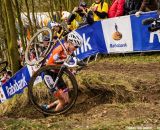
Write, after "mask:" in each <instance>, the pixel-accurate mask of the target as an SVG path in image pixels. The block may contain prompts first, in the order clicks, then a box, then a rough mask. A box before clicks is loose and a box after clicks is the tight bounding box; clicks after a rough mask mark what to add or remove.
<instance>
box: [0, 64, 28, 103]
mask: <svg viewBox="0 0 160 130" xmlns="http://www.w3.org/2000/svg"><path fill="white" fill-rule="evenodd" d="M29 80H30V74H29V71H28V68H27V67H26V66H25V67H23V68H22V69H21V70H19V71H18V72H17V73H16V74H15V75H14V76H13V77H12V78H10V79H9V80H8V81H7V82H6V83H5V84H3V85H2V87H1V89H0V95H1V96H0V101H1V102H4V101H5V100H6V99H9V98H11V97H13V96H14V95H15V94H20V93H22V92H23V90H24V88H25V87H27V85H28V83H29Z"/></svg>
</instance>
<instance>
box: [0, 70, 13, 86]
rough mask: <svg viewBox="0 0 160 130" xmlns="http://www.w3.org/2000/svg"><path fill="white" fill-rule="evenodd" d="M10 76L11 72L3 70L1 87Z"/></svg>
mask: <svg viewBox="0 0 160 130" xmlns="http://www.w3.org/2000/svg"><path fill="white" fill-rule="evenodd" d="M11 76H12V72H11V71H10V70H6V69H5V70H3V76H2V78H1V81H0V82H1V84H2V85H3V84H4V83H6V82H7V81H8V80H9V79H10V78H11Z"/></svg>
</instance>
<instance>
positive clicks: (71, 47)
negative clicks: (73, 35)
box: [68, 41, 76, 52]
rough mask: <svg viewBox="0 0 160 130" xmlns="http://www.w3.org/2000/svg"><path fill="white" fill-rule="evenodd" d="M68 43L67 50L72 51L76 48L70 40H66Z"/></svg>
mask: <svg viewBox="0 0 160 130" xmlns="http://www.w3.org/2000/svg"><path fill="white" fill-rule="evenodd" d="M68 44H69V46H68V47H69V50H70V51H72V52H73V51H74V50H75V49H76V48H75V46H74V45H73V44H72V43H71V42H70V41H68Z"/></svg>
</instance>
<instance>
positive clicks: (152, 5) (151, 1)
mask: <svg viewBox="0 0 160 130" xmlns="http://www.w3.org/2000/svg"><path fill="white" fill-rule="evenodd" d="M159 2H160V0H143V1H142V4H141V6H140V9H139V11H138V12H136V14H135V15H136V16H137V17H138V16H140V14H141V12H148V11H154V10H157V9H158V4H159Z"/></svg>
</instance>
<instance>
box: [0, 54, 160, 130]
mask: <svg viewBox="0 0 160 130" xmlns="http://www.w3.org/2000/svg"><path fill="white" fill-rule="evenodd" d="M159 63H160V56H159V55H158V54H154V55H145V56H139V55H132V56H130V55H127V56H116V55H109V56H107V57H105V58H102V57H101V58H99V59H98V60H97V61H94V62H92V63H90V64H89V67H88V69H86V70H83V71H81V72H80V73H79V75H77V76H76V78H77V81H78V84H79V86H80V89H83V90H87V88H88V87H91V88H96V89H99V90H102V91H103V90H107V91H109V92H111V93H112V94H113V95H112V96H113V98H111V99H112V103H107V104H104V103H100V104H99V105H97V106H95V107H93V108H90V109H89V110H87V111H83V109H86V108H83V107H82V108H81V109H82V111H81V112H79V113H76V112H75V113H72V112H71V114H69V115H62V116H56V117H54V116H53V117H47V118H43V116H42V115H40V114H39V113H38V112H37V111H36V110H35V109H34V108H33V107H30V106H28V105H29V104H28V97H27V89H26V90H25V92H24V94H22V95H16V96H14V97H13V98H12V99H10V100H8V101H6V102H4V103H3V104H1V105H0V116H1V117H2V116H3V117H2V118H1V121H0V129H1V128H2V129H11V130H12V129H13V130H15V129H26V130H27V129H40V130H41V129H43V130H45V129H51V130H52V129H53V130H54V129H55V130H72V129H73V130H123V129H126V128H127V126H141V125H144V126H153V127H154V128H156V127H158V126H160V118H159V115H160V111H159V107H160V106H159V104H158V105H155V104H154V103H145V102H143V101H142V100H141V98H139V96H140V97H143V96H146V97H147V98H148V97H149V96H150V95H148V94H150V92H151V90H152V89H151V88H152V87H153V88H155V90H157V92H158V87H159V85H160V84H159V80H160V79H159V77H160V75H159V72H158V70H159V68H158V67H159V66H158V64H159ZM108 64H109V66H107V65H108ZM103 65H106V66H107V67H111V69H106V68H105V66H103ZM112 65H113V66H115V67H116V65H117V66H118V67H119V66H121V65H122V66H124V67H128V66H131V67H132V65H137V66H136V67H139V68H140V69H139V70H138V68H136V67H135V70H132V69H131V70H130V69H128V70H126V71H119V70H121V68H114V69H112ZM145 65H148V66H149V65H157V66H156V67H157V69H156V71H155V70H148V68H147V67H146V66H145ZM141 66H142V67H143V66H145V67H146V68H142V69H143V71H142V70H141ZM98 68H100V70H99V69H98ZM124 69H125V68H124ZM137 70H138V71H137ZM150 71H151V72H150ZM154 71H155V72H154ZM155 73H156V74H155ZM145 92H146V94H147V95H145ZM152 94H153V96H154V95H155V96H156V91H153V93H152ZM106 96H109V95H106ZM128 98H129V100H128ZM158 99H159V98H158V96H157V100H158ZM86 105H89V104H86ZM80 107H81V106H80ZM75 111H76V110H75ZM12 114H13V115H16V114H17V115H18V117H21V118H18V117H17V118H16V119H15V118H8V117H7V118H6V116H8V115H12ZM28 115H30V116H29V117H28ZM4 116H5V117H4ZM24 117H25V118H24ZM30 117H31V118H30ZM32 117H36V118H34V119H33V118H32Z"/></svg>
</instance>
